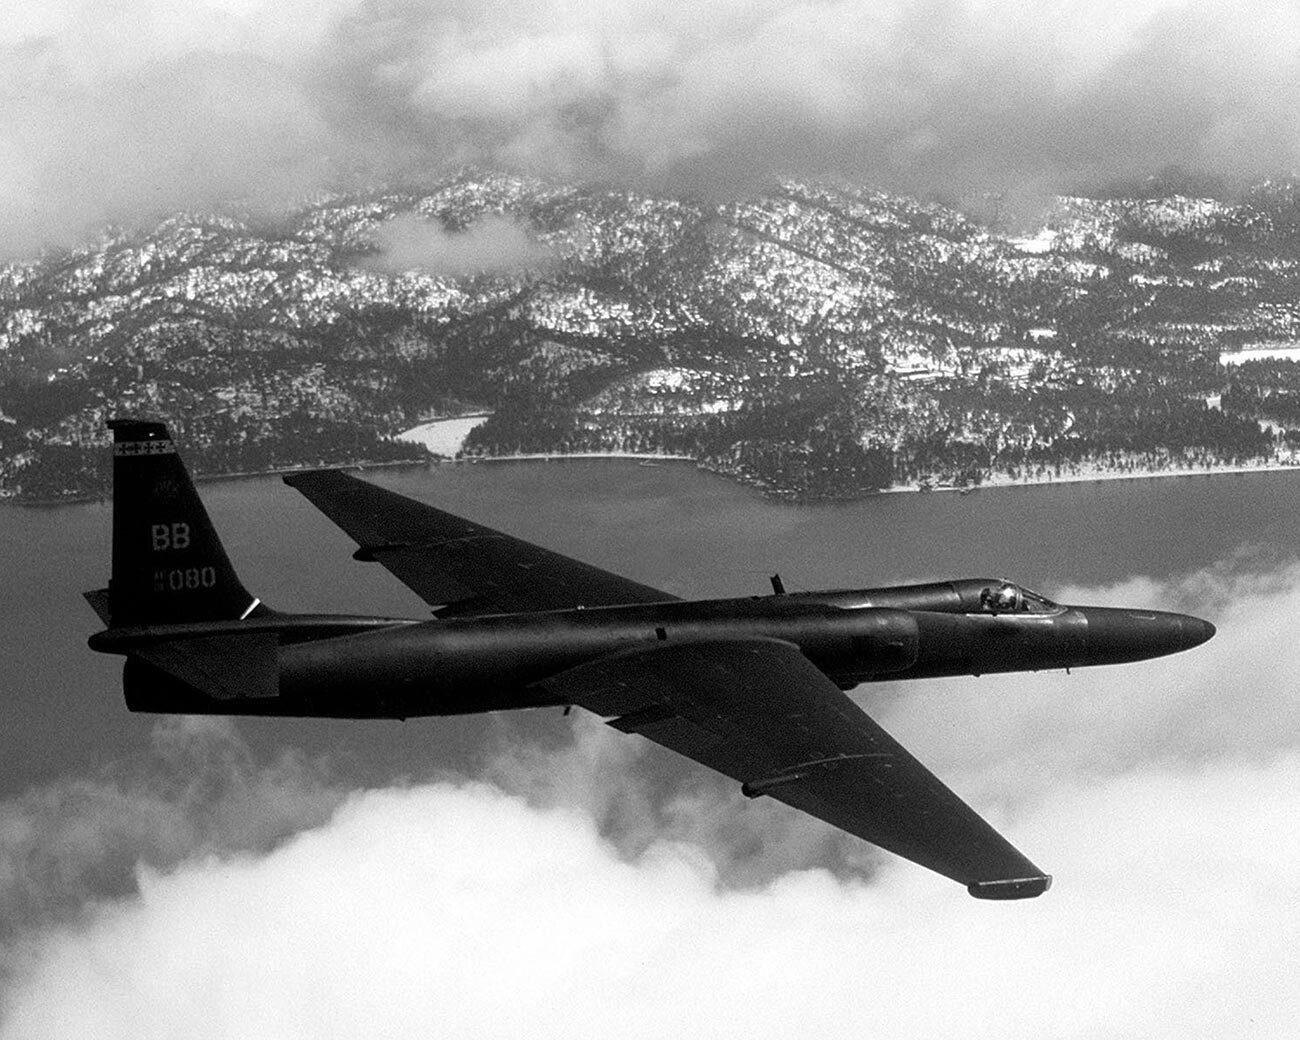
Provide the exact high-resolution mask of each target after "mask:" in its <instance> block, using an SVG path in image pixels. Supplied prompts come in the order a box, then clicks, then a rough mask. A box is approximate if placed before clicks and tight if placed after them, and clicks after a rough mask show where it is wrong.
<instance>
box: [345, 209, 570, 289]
mask: <svg viewBox="0 0 1300 1040" xmlns="http://www.w3.org/2000/svg"><path fill="white" fill-rule="evenodd" d="M374 237H375V241H376V244H377V245H378V247H379V253H378V254H377V255H374V256H370V257H367V258H366V266H367V267H374V268H378V269H380V270H383V271H389V272H392V273H395V274H399V273H401V272H403V271H421V272H423V273H425V274H430V275H442V276H445V277H449V278H455V277H459V276H460V275H469V274H480V273H499V272H503V271H519V270H525V269H535V268H539V267H545V266H547V265H549V264H551V263H553V262H554V261H556V260H558V259H559V257H560V254H559V252H558V251H557V250H554V249H550V248H548V247H547V246H546V245H544V244H543V243H541V242H538V241H537V240H536V239H535V238H533V237H532V236H531V235H530V234H529V233H528V232H527V231H526V230H525V229H524V228H523V227H522V226H520V224H519V222H518V221H516V220H512V219H511V218H510V217H506V216H501V215H497V214H488V215H487V216H485V217H483V218H482V219H480V220H478V221H475V223H474V224H473V225H471V226H470V227H469V228H466V229H465V230H464V231H456V232H452V231H447V230H445V229H444V228H443V227H442V225H441V224H438V223H435V222H431V221H428V220H425V219H424V218H423V217H420V216H419V215H418V214H414V213H406V214H399V215H398V216H396V217H393V218H392V219H391V220H388V221H386V222H385V223H383V224H381V225H380V226H379V227H378V228H377V229H376V231H375V235H374Z"/></svg>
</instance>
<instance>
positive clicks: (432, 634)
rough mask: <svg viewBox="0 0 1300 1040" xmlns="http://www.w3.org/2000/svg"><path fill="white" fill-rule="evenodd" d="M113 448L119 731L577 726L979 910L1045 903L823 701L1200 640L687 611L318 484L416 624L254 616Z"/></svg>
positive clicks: (994, 848)
mask: <svg viewBox="0 0 1300 1040" xmlns="http://www.w3.org/2000/svg"><path fill="white" fill-rule="evenodd" d="M108 425H109V427H110V428H111V429H112V431H113V436H114V446H113V454H114V458H113V563H112V571H113V573H112V580H111V581H110V583H109V587H108V588H107V589H101V590H98V591H95V592H89V593H87V594H86V596H87V598H88V599H89V600H90V602H91V604H92V606H94V608H95V610H96V611H97V612H98V613H99V615H100V617H101V618H102V619H103V621H104V623H105V625H106V626H107V627H106V628H105V630H104V631H102V632H98V633H96V634H95V635H93V636H92V637H91V638H90V645H91V647H92V648H94V649H95V650H99V651H103V652H105V653H111V654H121V655H123V656H125V658H126V665H125V669H124V673H123V685H124V687H125V693H126V703H127V706H128V707H129V708H130V709H131V710H132V711H152V712H183V713H195V714H227V715H288V716H323V717H330V718H348V719H362V718H408V717H411V716H418V715H450V714H458V713H463V712H482V711H498V710H502V709H505V708H534V707H541V706H546V705H551V706H564V707H566V708H567V707H568V706H571V705H575V704H576V705H579V706H581V707H583V708H586V709H587V710H589V711H592V712H595V713H596V714H598V715H600V716H602V717H604V718H606V719H608V720H609V723H610V725H612V726H613V727H614V728H615V729H619V730H622V731H623V732H625V733H640V734H641V735H642V736H645V737H648V738H649V739H650V740H653V741H654V742H655V743H657V744H662V745H663V746H664V747H667V748H671V749H672V750H673V751H677V752H680V753H681V754H683V755H686V756H687V757H688V758H692V759H694V760H695V761H697V762H701V763H703V764H704V765H706V766H709V767H711V768H713V769H716V770H718V771H719V772H721V773H724V774H726V775H727V776H729V777H731V778H732V779H734V780H737V781H739V782H740V783H741V785H742V786H741V790H742V791H743V792H744V793H745V794H746V795H748V796H749V797H751V798H757V797H759V796H760V795H768V796H770V797H772V798H776V799H778V800H779V801H782V802H785V803H786V804H787V805H791V806H794V807H795V808H796V809H802V810H803V811H804V812H807V813H811V814H812V815H813V816H816V817H818V818H819V819H822V820H825V821H826V822H828V823H830V824H832V825H834V826H836V827H840V828H842V829H844V830H846V831H848V832H849V833H850V834H854V835H857V836H858V837H860V838H864V839H866V840H867V841H870V842H874V843H875V844H876V845H879V846H882V847H883V848H886V849H888V850H889V851H891V852H894V853H896V854H898V855H900V856H903V857H905V858H907V859H910V860H912V861H914V862H916V863H919V864H921V865H922V866H924V867H929V868H930V869H931V870H935V871H938V872H939V873H940V874H944V875H946V876H947V877H949V878H952V879H954V880H956V881H958V882H960V883H961V884H963V885H966V886H967V888H968V889H969V891H970V893H971V894H972V895H974V896H978V897H980V898H985V899H1020V898H1024V897H1028V896H1036V895H1039V894H1040V893H1042V892H1044V891H1046V889H1047V887H1048V885H1049V884H1050V883H1051V878H1050V877H1048V876H1047V875H1046V874H1044V873H1043V872H1042V871H1041V870H1039V869H1038V867H1036V866H1034V864H1033V863H1031V862H1030V861H1029V860H1028V859H1026V858H1025V857H1024V856H1023V855H1021V854H1020V853H1019V852H1018V851H1016V849H1015V848H1013V847H1012V846H1011V844H1010V843H1009V842H1007V841H1006V839H1005V838H1003V837H1002V836H1001V835H1000V834H998V833H997V832H996V831H995V830H993V828H992V827H990V826H989V825H988V824H987V823H985V822H984V820H982V819H981V818H980V817H979V816H978V815H976V813H975V812H974V811H973V810H972V809H971V808H970V807H969V806H968V805H966V804H965V803H964V802H963V801H961V799H959V798H958V797H957V796H956V795H955V794H953V792H952V791H950V790H949V789H948V788H947V787H945V786H944V785H943V784H942V783H940V782H939V780H938V779H937V778H936V777H935V776H934V775H933V774H932V773H931V772H930V771H929V770H927V769H926V768H925V766H923V765H922V764H921V763H920V762H918V761H917V760H916V759H915V758H913V757H912V756H911V755H910V754H908V753H907V751H905V750H904V749H903V748H902V747H901V746H900V745H899V744H898V743H897V742H896V741H895V740H894V739H893V738H892V737H890V736H889V734H887V733H886V732H885V731H884V730H883V729H881V728H880V726H878V725H877V724H876V723H875V722H873V721H872V720H871V719H870V718H868V717H867V715H866V714H865V713H864V712H863V711H862V709H861V708H859V707H858V706H857V705H856V704H855V703H854V702H853V701H852V700H850V699H849V698H848V696H846V695H845V693H844V692H843V691H845V690H848V689H852V688H853V687H854V686H856V685H858V684H859V683H863V682H871V681H873V680H879V679H922V678H929V677H931V676H947V675H980V674H982V673H986V672H1011V671H1025V670H1031V669H1042V668H1079V667H1083V666H1085V665H1095V664H1117V663H1120V662H1125V661H1140V660H1143V659H1145V658H1151V657H1158V656H1160V655H1162V654H1171V653H1175V652H1177V651H1180V650H1187V649H1189V648H1191V647H1194V646H1198V645H1199V644H1201V643H1204V642H1205V641H1206V640H1207V639H1209V638H1210V637H1211V636H1212V635H1213V634H1214V626H1213V625H1211V624H1209V623H1208V622H1206V621H1201V620H1199V619H1198V618H1194V617H1188V616H1186V615H1182V614H1171V613H1165V612H1162V611H1152V610H1122V609H1116V608H1108V607H1067V606H1060V605H1058V604H1056V603H1053V602H1051V601H1050V600H1048V599H1045V598H1044V597H1042V596H1040V595H1038V594H1037V593H1034V592H1030V591H1029V590H1028V589H1024V588H1021V587H1019V586H1017V585H1013V584H1010V583H1008V582H1003V581H996V580H989V579H982V578H981V579H966V580H959V581H947V582H936V583H932V584H925V585H908V586H895V587H892V588H879V589H863V590H856V591H832V592H792V593H787V592H785V591H784V589H783V588H782V587H781V583H780V580H779V579H777V578H773V581H772V585H773V590H772V595H770V596H746V597H741V598H738V599H724V600H705V601H694V602H687V601H682V600H678V599H675V598H674V597H672V596H669V595H668V594H667V593H664V592H660V591H658V590H656V589H652V588H649V587H647V586H645V585H640V584H638V583H636V582H634V581H629V580H628V579H626V578H622V577H619V576H618V575H616V574H611V573H609V572H608V571H603V570H601V569H600V568H598V567H593V566H590V565H589V564H585V563H580V562H578V561H577V560H572V559H569V558H568V557H566V556H561V555H560V554H558V553H554V552H550V551H549V550H546V549H543V548H540V547H538V546H536V545H531V544H529V543H528V542H525V541H522V540H520V539H518V538H512V537H510V536H509V535H506V534H502V533H500V532H498V531H493V530H491V529H489V528H487V527H483V526H482V525H480V524H476V523H473V522H471V521H469V520H464V519H462V518H460V517H458V516H453V515H451V514H450V513H445V512H442V511H441V510H438V509H434V508H432V507H431V506H427V505H423V504H421V503H418V502H414V501H412V500H411V499H408V498H404V497H402V496H401V495H397V494H394V493H393V492H391V491H385V490H383V489H381V488H378V487H376V486H374V485H373V484H369V483H367V482H365V481H362V480H357V479H355V478H353V477H350V476H346V475H344V474H343V473H339V472H336V471H329V470H319V471H314V472H304V473H295V474H293V475H290V476H287V477H285V478H284V479H285V482H286V483H287V484H289V485H290V486H291V487H295V488H297V489H298V490H299V491H301V492H302V493H303V494H304V495H306V496H307V497H308V498H309V499H310V500H311V501H312V502H313V503H314V504H315V505H316V506H318V507H319V508H320V509H322V510H323V511H324V512H325V513H326V514H327V515H328V516H329V517H330V519H332V520H333V521H335V522H336V523H337V524H339V525H340V526H341V527H342V528H343V530H345V531H346V532H347V533H348V534H349V535H350V536H351V537H352V538H353V539H354V540H355V541H356V542H357V543H358V545H359V546H360V548H358V549H357V551H356V553H355V558H356V559H358V560H368V561H376V562H378V563H381V564H382V565H383V566H384V567H386V568H387V569H388V570H389V571H391V572H392V573H393V574H394V575H396V576H397V577H398V578H399V579H400V580H401V581H403V582H405V583H406V584H407V585H408V586H409V587H410V588H411V589H413V590H414V591H415V592H416V593H417V594H419V595H420V596H421V597H422V598H423V599H424V600H425V601H426V602H428V603H429V604H430V605H431V606H433V607H434V608H435V609H434V611H433V613H434V615H435V620H431V621H415V620H402V619H395V618H378V617H356V616H346V615H342V616H341V615H313V614H289V613H281V612H279V611H275V610H271V609H270V608H268V607H267V606H265V605H264V604H263V603H262V602H261V601H260V600H258V599H256V598H255V597H254V596H252V595H251V594H249V592H247V591H246V590H245V588H244V586H243V585H242V584H241V582H240V580H239V578H238V577H237V576H236V575H235V572H234V569H233V568H232V566H231V564H230V560H229V559H228V558H227V556H226V552H225V550H224V549H223V548H222V545H221V542H220V540H219V539H218V537H217V534H216V531H215V530H214V529H213V526H212V523H211V521H210V520H209V518H208V515H207V512H206V510H205V509H204V507H203V504H202V502H201V501H200V500H199V496H198V494H197V493H196V492H195V489H194V485H193V483H192V482H191V480H190V477H189V474H188V473H187V472H186V469H185V466H184V464H183V463H182V462H181V460H180V458H179V456H178V455H177V454H176V447H175V445H174V443H173V442H172V440H171V437H170V436H169V434H168V432H167V428H166V427H165V426H164V425H163V424H162V423H156V422H145V421H137V420H126V419H118V420H114V421H111V422H109V424H108Z"/></svg>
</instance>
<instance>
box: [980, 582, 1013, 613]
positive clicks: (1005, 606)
mask: <svg viewBox="0 0 1300 1040" xmlns="http://www.w3.org/2000/svg"><path fill="white" fill-rule="evenodd" d="M1018 599H1019V596H1018V594H1017V590H1016V587H1015V586H1014V585H1012V584H1010V583H1009V582H1004V583H1003V584H1002V585H1000V586H998V588H996V589H983V590H982V591H981V592H980V605H981V606H982V607H983V608H984V609H985V610H987V611H988V612H989V613H990V614H1009V613H1013V612H1014V611H1015V609H1016V605H1017V600H1018Z"/></svg>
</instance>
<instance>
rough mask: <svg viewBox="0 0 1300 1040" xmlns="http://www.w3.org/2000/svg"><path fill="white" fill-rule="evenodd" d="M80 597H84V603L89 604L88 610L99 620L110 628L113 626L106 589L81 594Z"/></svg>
mask: <svg viewBox="0 0 1300 1040" xmlns="http://www.w3.org/2000/svg"><path fill="white" fill-rule="evenodd" d="M82 595H83V596H85V597H86V602H87V603H89V604H90V608H91V609H92V610H93V611H94V612H95V613H96V614H98V615H99V620H100V621H102V622H104V624H105V625H108V626H110V627H111V626H112V624H113V611H112V610H111V609H110V608H109V595H108V589H91V590H89V591H88V592H83V593H82Z"/></svg>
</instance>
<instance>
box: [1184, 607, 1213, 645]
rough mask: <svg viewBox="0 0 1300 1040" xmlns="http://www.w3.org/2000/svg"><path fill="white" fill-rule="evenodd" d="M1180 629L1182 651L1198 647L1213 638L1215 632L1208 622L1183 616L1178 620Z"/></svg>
mask: <svg viewBox="0 0 1300 1040" xmlns="http://www.w3.org/2000/svg"><path fill="white" fill-rule="evenodd" d="M1180 622H1181V623H1180V626H1179V627H1180V628H1182V630H1183V649H1184V650H1190V649H1191V648H1192V647H1194V646H1200V645H1201V644H1202V643H1205V642H1208V641H1209V640H1210V639H1212V638H1213V637H1214V633H1215V632H1216V631H1217V629H1215V627H1214V626H1213V625H1212V624H1210V623H1209V622H1208V621H1202V620H1201V619H1200V618H1198V617H1191V616H1190V615H1187V614H1184V615H1182V616H1181V618H1180Z"/></svg>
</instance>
